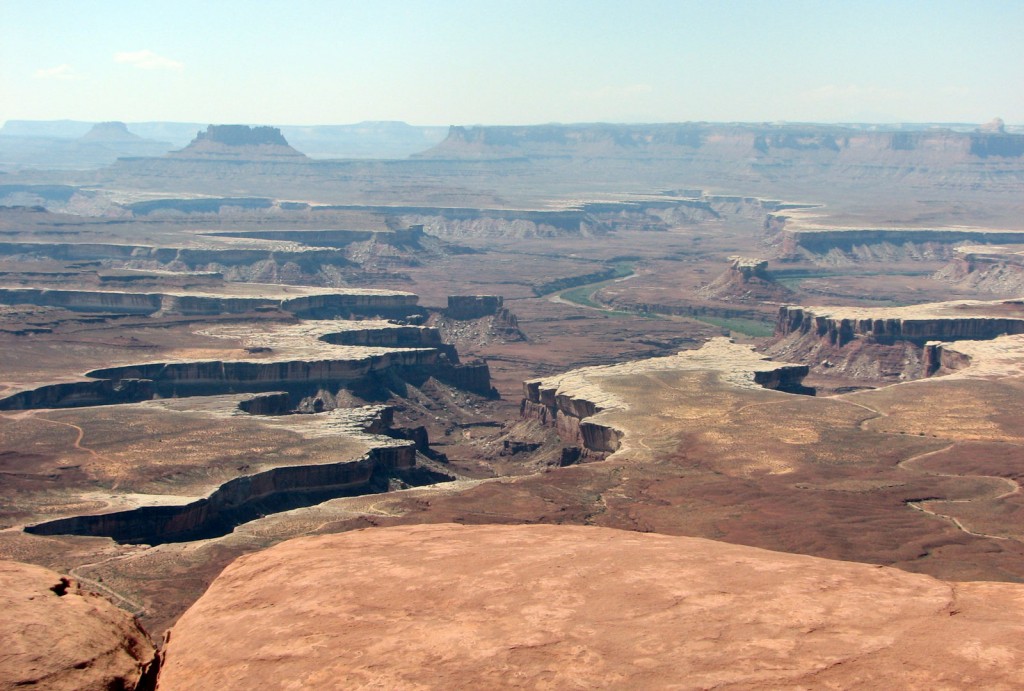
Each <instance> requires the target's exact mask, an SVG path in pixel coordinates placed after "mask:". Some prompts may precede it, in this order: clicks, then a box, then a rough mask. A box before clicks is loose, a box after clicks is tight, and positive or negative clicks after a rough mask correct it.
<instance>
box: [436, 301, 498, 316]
mask: <svg viewBox="0 0 1024 691" xmlns="http://www.w3.org/2000/svg"><path fill="white" fill-rule="evenodd" d="M503 302H504V299H503V298H502V297H501V296H500V295H449V296H448V309H447V310H445V316H447V317H449V318H451V319H479V318H480V317H489V316H492V315H494V314H497V312H498V310H499V309H501V307H502V304H503Z"/></svg>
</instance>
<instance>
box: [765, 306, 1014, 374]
mask: <svg viewBox="0 0 1024 691" xmlns="http://www.w3.org/2000/svg"><path fill="white" fill-rule="evenodd" d="M1020 333H1024V303H1022V302H1021V301H1019V300H1003V301H994V302H984V301H978V300H961V301H955V302H942V303H933V304H928V305H913V306H909V307H795V306H785V307H782V308H781V309H780V310H779V317H778V322H777V324H776V329H775V338H774V340H773V342H772V343H770V344H769V345H768V346H767V347H766V348H765V350H766V352H768V353H770V354H772V355H773V356H774V357H784V358H791V359H795V360H798V361H801V362H808V363H812V364H813V365H814V366H815V367H816V369H819V370H821V369H822V368H824V369H828V370H831V371H833V372H836V373H840V374H843V375H845V376H850V377H854V378H865V379H913V378H917V377H921V376H926V375H927V374H928V373H929V372H930V371H934V370H935V369H936V368H937V366H936V365H934V364H932V360H933V359H934V358H933V357H931V356H927V354H926V353H925V351H924V347H925V344H926V343H927V342H929V341H974V340H982V341H984V340H990V339H993V338H996V337H998V336H1001V335H1004V334H1020Z"/></svg>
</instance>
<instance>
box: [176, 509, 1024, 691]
mask: <svg viewBox="0 0 1024 691" xmlns="http://www.w3.org/2000/svg"><path fill="white" fill-rule="evenodd" d="M1022 668H1024V585H1018V584H1009V583H949V582H944V581H939V580H936V579H934V578H931V577H929V576H923V575H917V574H910V573H906V572H904V571H899V570H896V569H891V568H885V567H878V566H871V565H866V564H857V563H851V562H841V561H830V560H825V559H819V558H814V557H807V556H799V555H792V554H782V553H776V552H769V551H766V550H761V549H756V548H752V547H744V546H738V545H730V544H725V543H718V542H713V541H709V540H704V539H698V538H687V537H672V536H666V535H659V534H653V533H648V534H645V533H635V532H627V531H620V530H612V529H607V528H596V527H582V526H553V525H528V526H496V525H489V526H461V525H451V524H443V525H420V526H408V527H398V528H381V529H369V530H362V531H355V532H350V533H345V534H341V535H330V536H321V537H307V538H299V539H296V540H291V541H288V542H285V543H282V544H280V545H277V546H275V547H272V548H270V549H268V550H266V551H264V552H260V553H257V554H252V555H248V556H245V557H242V558H240V559H238V560H237V561H235V562H234V563H233V564H232V565H231V566H229V567H228V568H227V569H226V570H225V571H224V572H223V574H222V575H221V576H220V577H219V578H218V579H217V580H216V581H215V582H214V583H213V585H212V586H211V588H210V589H209V591H207V593H206V594H205V595H204V596H203V597H202V598H201V599H200V600H199V601H198V602H196V604H195V605H193V606H192V608H191V609H189V610H188V611H187V612H186V613H185V615H184V616H182V618H181V619H180V620H179V622H178V623H177V624H176V625H175V627H174V628H173V629H172V631H171V637H170V642H169V644H168V646H167V648H166V658H165V664H164V666H163V668H162V669H161V673H160V679H159V682H158V689H160V690H161V691H173V690H175V689H196V688H216V689H266V688H275V689H276V688H296V689H298V688H309V689H312V688H352V689H361V688H375V689H376V688H382V689H383V688H386V689H406V688H408V689H425V688H446V689H450V688H473V689H487V688H531V689H533V688H536V689H568V688H622V689H640V688H683V689H688V688H710V687H715V688H723V687H725V688H766V687H767V688H778V687H801V688H811V687H813V688H851V687H857V688H908V687H914V688H928V689H936V688H966V687H969V686H973V687H975V688H982V687H984V688H989V689H1000V688H1004V689H1009V688H1020V686H1019V685H1020V683H1021V681H1022V677H1021V675H1020V670H1021V669H1022Z"/></svg>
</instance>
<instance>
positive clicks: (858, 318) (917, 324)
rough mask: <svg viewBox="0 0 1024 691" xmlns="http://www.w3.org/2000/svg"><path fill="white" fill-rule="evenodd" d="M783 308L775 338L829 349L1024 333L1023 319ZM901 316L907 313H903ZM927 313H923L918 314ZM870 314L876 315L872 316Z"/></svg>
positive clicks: (921, 342) (922, 343) (974, 338)
mask: <svg viewBox="0 0 1024 691" xmlns="http://www.w3.org/2000/svg"><path fill="white" fill-rule="evenodd" d="M828 309H829V308H817V307H793V306H786V307H782V308H781V309H780V310H779V320H778V323H777V325H776V335H777V336H789V335H791V334H797V333H799V334H801V335H813V336H814V337H817V338H820V339H822V340H824V341H826V342H828V343H829V344H830V345H835V346H839V347H842V346H844V345H846V344H847V343H850V342H851V341H853V340H854V339H855V338H865V339H868V340H870V341H872V342H875V343H881V344H887V345H888V344H892V343H895V342H896V341H910V342H912V343H914V344H916V345H921V346H923V345H924V343H925V341H931V340H943V341H957V340H974V341H979V340H989V339H992V338H995V337H996V336H1000V335H1003V334H1019V333H1024V316H1011V317H1002V316H963V317H958V316H956V315H955V314H948V315H939V314H935V315H931V316H929V315H927V314H925V315H924V316H921V317H917V318H915V317H912V316H886V312H887V311H886V310H884V309H880V310H857V311H856V312H857V313H856V314H854V315H851V316H844V313H843V308H835V309H834V311H825V310H828ZM903 311H904V312H905V313H907V312H909V310H903ZM922 311H924V312H927V309H924V310H922ZM871 312H876V313H877V316H873V315H872V314H871Z"/></svg>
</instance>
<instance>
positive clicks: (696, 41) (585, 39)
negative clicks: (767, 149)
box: [0, 0, 1024, 125]
mask: <svg viewBox="0 0 1024 691" xmlns="http://www.w3.org/2000/svg"><path fill="white" fill-rule="evenodd" d="M995 116H1001V117H1002V118H1004V119H1005V120H1006V122H1008V123H1015V124H1022V123H1024V1H1022V0H1007V1H995V0H988V1H986V0H974V1H970V2H968V1H967V0H963V1H960V2H946V1H941V0H934V1H931V2H909V1H907V2H900V1H899V0H888V1H885V2H870V1H857V0H834V1H832V2H824V1H822V2H810V1H806V2H804V1H786V0H771V1H769V0H763V1H761V2H739V1H728V0H723V1H720V2H714V1H712V0H705V1H703V2H684V1H682V0H678V1H675V2H673V1H670V0H630V1H627V0H614V1H612V0H589V1H587V2H583V1H579V2H576V1H572V0H543V1H532V0H524V1H512V0H509V1H507V2H498V1H489V0H475V1H473V0H466V1H464V2H457V1H454V0H431V1H429V2H427V1H423V2H418V1H412V0H406V1H399V0H394V1H388V0H363V1H360V2H355V1H352V2H346V1H345V0H330V1H328V0H291V1H290V2H276V1H275V2H271V1H269V0H248V1H247V2H237V1H235V0H203V1H201V2H200V1H192V0H129V1H120V0H0V121H4V120H8V119H40V120H42V119H45V120H50V119H62V118H69V119H77V120H125V121H141V120H174V121H187V122H200V123H251V124H255V123H265V124H278V125H283V124H344V123H353V122H360V121H363V120H404V121H406V122H410V123H413V124H423V125H426V124H433V125H448V124H473V123H485V124H533V123H542V122H585V121H607V122H679V121H690V120H718V121H737V120H742V121H775V120H790V121H822V122H842V121H873V122H984V121H988V120H989V119H991V118H992V117H995Z"/></svg>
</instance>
